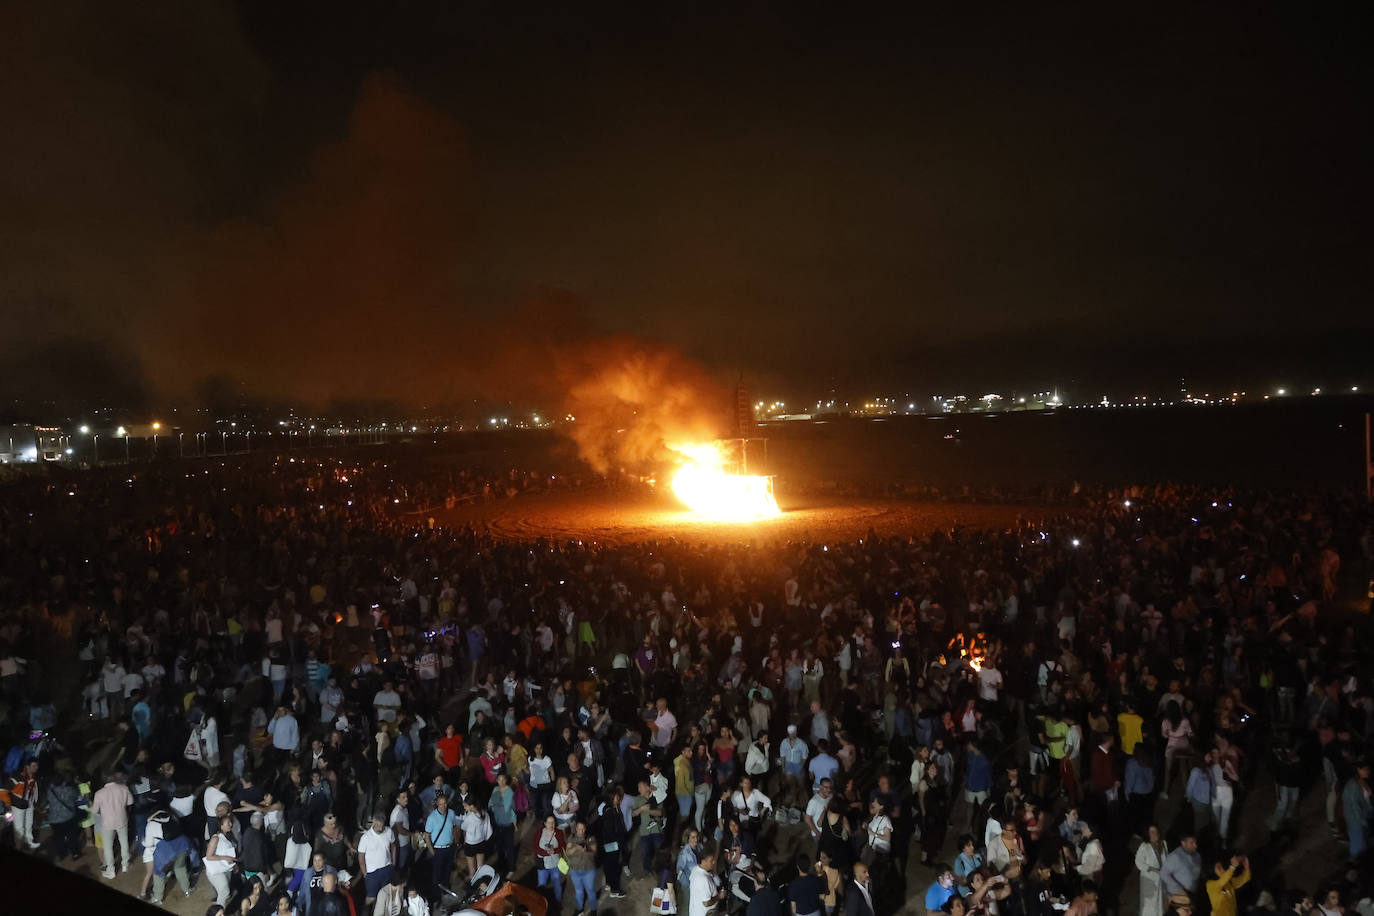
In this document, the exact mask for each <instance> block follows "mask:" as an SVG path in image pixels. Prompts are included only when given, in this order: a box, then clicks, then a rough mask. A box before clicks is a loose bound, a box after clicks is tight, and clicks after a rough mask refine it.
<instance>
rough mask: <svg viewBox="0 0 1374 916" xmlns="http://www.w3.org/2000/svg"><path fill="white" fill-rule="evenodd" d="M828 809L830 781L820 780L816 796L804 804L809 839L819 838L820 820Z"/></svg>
mask: <svg viewBox="0 0 1374 916" xmlns="http://www.w3.org/2000/svg"><path fill="white" fill-rule="evenodd" d="M829 807H830V780H829V779H822V780H821V784H820V787H819V788H818V789H816V794H815V795H813V796H811V801H809V802H807V803H806V829H807V830H809V831H811V839H813V840H819V839H820V838H821V818H823V817H825V811H826V809H827V808H829Z"/></svg>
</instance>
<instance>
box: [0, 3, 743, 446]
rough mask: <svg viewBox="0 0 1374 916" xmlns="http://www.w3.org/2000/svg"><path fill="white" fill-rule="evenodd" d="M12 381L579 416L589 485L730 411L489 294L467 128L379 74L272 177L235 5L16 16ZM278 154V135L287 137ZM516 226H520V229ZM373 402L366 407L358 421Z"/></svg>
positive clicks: (120, 396) (0, 197) (537, 306)
mask: <svg viewBox="0 0 1374 916" xmlns="http://www.w3.org/2000/svg"><path fill="white" fill-rule="evenodd" d="M0 15H3V16H4V19H3V20H0V105H3V107H4V110H5V111H6V113H7V118H9V119H11V121H12V122H13V123H15V124H17V125H22V127H23V129H22V130H16V131H12V132H11V133H10V135H9V137H8V138H7V142H6V145H5V148H4V150H3V152H2V153H0V155H3V156H4V163H3V164H4V166H5V167H4V168H3V169H0V201H3V203H4V207H3V208H0V309H2V310H3V312H2V313H0V314H2V317H3V319H4V327H5V330H6V333H5V335H4V337H3V342H2V343H0V351H3V352H0V358H3V359H4V360H5V366H4V368H3V369H2V370H0V384H3V385H4V388H5V391H6V393H7V394H8V395H9V396H10V397H21V398H26V399H33V400H44V399H52V398H53V397H55V396H57V397H61V398H65V399H68V400H70V401H72V402H73V403H74V404H75V405H76V406H91V405H95V404H113V405H118V406H124V407H128V408H131V409H140V408H142V407H144V406H151V405H152V404H153V403H156V402H158V401H165V400H167V399H176V400H183V401H190V402H193V403H197V404H202V405H205V406H210V407H213V408H215V409H217V410H227V409H232V408H234V407H235V406H237V405H239V404H242V403H245V402H253V403H259V404H261V403H282V402H284V401H288V400H289V401H291V402H294V403H296V404H298V405H302V406H316V407H319V408H321V409H323V408H326V407H328V406H330V405H333V406H343V405H350V406H351V405H374V406H375V405H378V404H382V403H390V404H397V405H399V404H405V405H412V406H414V405H426V404H428V405H436V404H440V405H442V404H448V403H456V402H458V401H463V400H470V399H474V398H477V399H482V400H485V401H488V402H495V403H508V402H509V403H513V404H517V405H529V406H537V407H539V408H541V409H544V410H546V411H550V412H555V413H557V414H558V415H574V416H576V417H577V418H578V422H577V423H576V424H575V425H574V428H575V429H576V431H577V432H576V441H577V443H578V446H579V448H580V449H581V451H582V452H583V454H584V455H585V456H586V457H587V458H588V460H590V461H591V462H593V463H594V464H596V465H597V466H598V467H603V468H604V467H609V466H610V465H612V464H616V463H630V464H642V463H644V462H646V461H649V460H651V459H652V458H653V457H654V456H655V454H656V453H657V452H658V451H659V450H660V449H661V448H662V443H663V440H664V439H675V438H684V437H691V438H700V437H703V436H707V435H708V434H715V433H716V432H719V425H720V424H719V421H720V418H721V417H722V416H723V414H724V408H725V406H726V402H727V399H726V398H725V397H724V395H723V394H722V392H721V390H720V389H719V387H718V386H717V385H716V384H715V383H714V381H713V380H712V379H711V378H710V376H709V375H708V373H706V372H705V371H703V370H702V369H701V367H699V366H697V365H696V364H694V363H692V362H691V361H689V360H687V359H685V358H684V357H682V356H681V355H680V354H678V353H677V352H676V351H674V350H673V349H671V348H669V347H666V346H661V345H658V344H654V343H652V342H649V341H645V340H634V339H630V338H623V337H610V336H607V335H605V334H603V333H602V332H601V330H600V329H599V328H597V326H596V325H595V323H594V322H593V321H591V320H590V319H589V318H588V313H589V311H590V310H589V308H588V304H587V303H586V302H583V301H581V300H580V299H578V298H577V297H576V296H574V295H572V294H570V293H567V292H565V291H561V290H557V289H545V288H541V287H540V285H539V284H540V278H539V277H538V276H531V277H529V278H528V279H527V280H526V282H525V283H524V287H525V289H527V290H529V291H530V292H529V293H528V294H526V295H525V296H524V297H523V298H522V297H520V296H518V295H517V296H516V297H515V298H514V299H513V300H505V299H501V298H497V296H494V295H493V294H490V293H483V294H473V293H472V292H471V290H472V289H474V288H480V287H481V284H480V283H477V282H474V281H473V277H474V275H475V274H479V273H480V272H481V270H482V268H481V265H480V264H478V263H476V261H477V259H479V258H481V257H482V254H481V253H480V252H481V251H482V250H483V249H482V247H481V245H480V244H477V243H476V242H477V241H478V240H480V239H481V236H482V233H483V230H484V227H483V226H482V224H481V219H480V218H479V217H478V216H477V215H476V213H477V211H478V208H477V207H476V206H475V205H474V189H473V186H472V185H473V181H474V178H473V176H474V172H475V170H474V167H473V162H472V156H471V152H470V150H469V148H468V143H467V140H466V138H465V136H464V132H463V130H462V129H461V127H460V125H459V124H458V123H457V122H456V121H455V120H454V119H453V118H452V117H450V116H449V115H447V114H445V113H444V112H442V111H440V110H439V109H437V108H435V107H434V106H432V105H430V104H429V103H427V102H426V101H424V100H423V99H422V98H420V97H419V96H418V95H416V94H415V93H413V92H411V91H409V90H408V88H407V86H406V84H405V82H404V81H403V80H402V79H401V78H399V77H396V76H391V75H385V74H374V75H372V76H370V77H367V78H366V79H364V80H363V81H362V82H361V84H360V85H359V86H358V89H357V95H356V100H355V102H354V104H353V106H352V110H351V114H350V116H349V117H348V120H347V123H346V125H344V126H343V129H342V130H340V131H338V132H337V134H336V136H335V137H334V139H332V140H331V141H329V142H325V143H323V144H322V145H320V146H319V148H318V150H317V152H315V153H314V154H313V156H311V157H310V159H309V161H308V163H306V164H305V167H304V168H302V169H301V170H300V172H299V174H298V175H297V176H296V177H295V178H294V179H292V180H289V181H287V180H282V179H281V177H280V175H279V174H273V173H272V172H271V171H270V170H264V169H262V168H261V167H260V164H259V163H257V162H256V160H255V155H256V153H258V152H260V151H261V150H260V149H259V146H260V145H262V144H267V145H270V144H272V143H273V142H275V139H274V138H273V137H272V136H270V135H269V136H267V137H266V138H265V139H264V138H263V137H262V136H261V134H262V131H261V130H260V127H261V126H262V125H263V124H264V117H265V115H264V112H265V111H266V109H267V106H268V104H269V103H268V101H267V100H268V99H269V97H270V92H269V88H270V80H271V75H270V69H269V68H268V67H267V66H266V65H265V64H264V63H263V62H262V61H261V60H260V59H259V58H258V57H257V56H256V54H255V53H254V52H253V50H252V49H250V48H249V47H248V46H247V45H246V43H245V42H244V40H243V38H242V35H241V32H240V30H239V27H238V22H237V20H236V16H235V14H234V11H233V9H232V7H231V6H230V5H229V4H228V3H215V2H210V3H208V4H203V5H196V7H195V8H194V9H187V8H185V7H184V6H183V5H181V4H177V3H173V2H171V0H150V2H149V3H145V4H139V5H138V6H137V7H135V8H123V7H120V8H114V7H108V6H107V5H100V4H92V5H89V6H86V7H82V8H71V9H61V8H52V7H51V6H50V5H48V4H38V3H36V2H34V3H27V4H24V3H21V4H19V5H18V6H17V7H15V8H13V9H11V8H9V7H7V8H6V10H5V12H4V13H2V14H0ZM280 142H281V143H282V144H283V145H284V144H286V143H287V142H288V140H287V139H286V138H283V139H282V140H281V141H280ZM517 219H518V217H517ZM359 409H362V408H359Z"/></svg>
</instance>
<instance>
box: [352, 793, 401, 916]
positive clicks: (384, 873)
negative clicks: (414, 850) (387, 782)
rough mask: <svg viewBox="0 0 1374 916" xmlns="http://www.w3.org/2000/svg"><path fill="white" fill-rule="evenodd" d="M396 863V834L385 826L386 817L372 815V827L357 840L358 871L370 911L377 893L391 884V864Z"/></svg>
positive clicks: (379, 813)
mask: <svg viewBox="0 0 1374 916" xmlns="http://www.w3.org/2000/svg"><path fill="white" fill-rule="evenodd" d="M395 861H396V834H394V833H392V832H391V828H390V827H388V826H387V825H386V817H385V815H383V814H382V812H380V811H378V812H377V813H375V814H373V815H372V826H371V827H370V828H369V829H367V830H364V831H363V835H362V836H361V837H359V838H358V870H359V871H361V872H362V873H363V881H364V883H365V884H366V885H367V902H366V903H365V904H364V906H365V907H367V908H368V909H371V907H372V904H373V903H374V902H375V901H376V900H377V893H378V892H379V891H380V890H381V889H382V888H383V887H385V886H386V885H388V884H390V883H391V873H392V867H393V866H392V863H393V862H395Z"/></svg>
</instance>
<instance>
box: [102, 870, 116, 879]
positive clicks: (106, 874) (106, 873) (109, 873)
mask: <svg viewBox="0 0 1374 916" xmlns="http://www.w3.org/2000/svg"><path fill="white" fill-rule="evenodd" d="M114 875H115V873H114V869H113V868H102V869H101V870H100V877H102V878H104V879H105V880H106V881H113V880H114Z"/></svg>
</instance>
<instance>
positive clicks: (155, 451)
mask: <svg viewBox="0 0 1374 916" xmlns="http://www.w3.org/2000/svg"><path fill="white" fill-rule="evenodd" d="M159 429H162V424H161V423H158V422H157V421H154V422H153V457H154V458H156V457H157V431H158V430H159Z"/></svg>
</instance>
